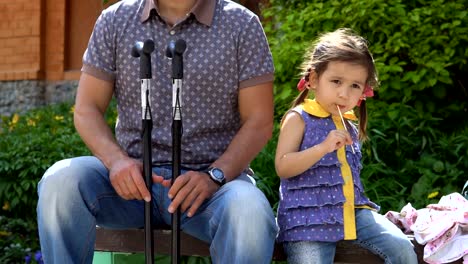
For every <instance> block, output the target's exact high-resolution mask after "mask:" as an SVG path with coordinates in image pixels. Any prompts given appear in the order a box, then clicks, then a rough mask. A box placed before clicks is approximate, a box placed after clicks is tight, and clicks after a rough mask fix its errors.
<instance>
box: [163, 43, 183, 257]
mask: <svg viewBox="0 0 468 264" xmlns="http://www.w3.org/2000/svg"><path fill="white" fill-rule="evenodd" d="M185 48H186V44H185V41H184V40H183V39H178V40H177V41H171V42H169V44H168V45H167V49H166V56H167V57H169V58H171V59H172V183H174V181H175V179H176V178H177V177H178V176H179V175H180V172H181V162H180V152H181V138H182V100H181V97H182V96H181V93H182V78H183V76H184V67H183V59H182V54H183V53H184V51H185ZM171 247H172V248H171V253H172V254H171V256H172V264H179V263H180V206H179V207H178V208H177V210H176V211H175V212H174V213H173V214H172V243H171Z"/></svg>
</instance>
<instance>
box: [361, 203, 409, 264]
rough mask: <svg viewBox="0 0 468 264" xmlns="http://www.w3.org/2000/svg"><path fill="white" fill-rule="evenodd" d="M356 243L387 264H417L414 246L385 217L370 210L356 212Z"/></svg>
mask: <svg viewBox="0 0 468 264" xmlns="http://www.w3.org/2000/svg"><path fill="white" fill-rule="evenodd" d="M356 227H357V240H356V241H355V243H357V244H359V245H360V246H362V247H364V248H367V249H369V250H370V251H372V252H373V253H375V254H377V255H379V256H380V257H381V258H382V259H383V260H384V261H385V263H387V264H417V263H418V260H417V256H416V253H415V252H414V248H413V244H412V243H411V241H409V239H408V238H407V237H406V235H405V234H404V233H403V232H402V231H401V230H400V229H399V228H398V227H397V226H395V225H394V224H393V223H392V222H390V221H389V220H388V219H387V218H385V217H384V216H383V215H381V214H378V213H376V212H374V211H372V210H368V209H357V210H356Z"/></svg>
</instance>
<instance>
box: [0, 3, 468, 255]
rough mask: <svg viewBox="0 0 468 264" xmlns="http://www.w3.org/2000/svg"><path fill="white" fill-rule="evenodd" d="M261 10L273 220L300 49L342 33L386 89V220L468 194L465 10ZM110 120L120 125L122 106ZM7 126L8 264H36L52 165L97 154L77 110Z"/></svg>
mask: <svg viewBox="0 0 468 264" xmlns="http://www.w3.org/2000/svg"><path fill="white" fill-rule="evenodd" d="M262 2H264V5H263V6H262V18H263V24H264V27H265V31H266V34H267V37H268V39H269V42H270V47H271V50H272V53H273V57H274V62H275V68H276V73H275V132H274V136H273V138H272V140H270V142H269V143H268V145H267V146H266V147H265V148H264V149H263V150H262V152H261V153H260V155H258V157H257V158H256V159H255V160H254V162H253V163H252V167H253V169H254V170H255V172H256V174H257V185H258V186H259V188H261V189H262V191H263V192H264V193H265V194H266V195H267V197H268V199H269V201H270V203H271V205H272V207H273V208H274V210H275V211H276V206H277V202H278V187H279V178H278V177H277V175H276V173H275V170H274V155H275V148H276V142H277V133H278V123H279V121H280V119H281V117H282V116H283V114H284V113H285V111H286V110H287V109H289V107H290V104H291V102H292V100H293V99H294V98H295V97H296V95H298V92H297V90H296V88H295V87H296V84H297V81H298V80H299V72H300V71H299V69H298V67H299V64H300V63H301V62H302V60H303V55H304V53H303V51H304V50H305V48H306V47H307V46H308V45H310V43H311V41H313V40H314V39H315V38H316V36H317V35H318V34H320V33H323V32H327V31H333V30H335V29H337V28H340V27H349V28H352V29H353V30H354V31H356V32H357V33H358V34H360V35H362V36H363V37H365V38H366V39H367V40H368V41H369V47H370V50H371V52H372V53H373V55H374V58H375V60H376V64H377V68H378V71H379V78H380V82H381V83H380V87H379V89H378V91H377V92H376V96H375V97H374V98H371V99H369V100H367V106H368V113H369V125H368V129H369V134H370V141H368V142H366V143H365V144H364V145H363V160H362V163H363V166H364V168H363V171H362V175H361V178H362V180H363V183H364V185H365V187H366V190H367V194H368V196H369V197H370V198H371V199H372V200H374V201H375V202H377V203H378V204H380V205H381V206H382V210H381V213H385V212H386V211H388V210H393V211H399V210H400V209H401V208H402V207H403V206H404V205H405V204H406V203H408V202H410V203H412V205H413V206H414V207H415V208H422V207H425V206H426V205H427V204H429V203H436V202H438V200H439V199H440V197H441V196H443V195H446V194H449V193H452V192H460V191H461V189H462V187H463V184H464V183H465V182H466V180H467V179H468V176H467V172H468V122H467V120H468V118H467V114H468V105H467V104H468V91H467V85H468V65H467V58H468V56H467V55H468V49H467V48H466V47H468V34H467V32H468V16H467V15H468V12H467V10H468V2H467V1H465V0H434V1H425V0H408V1H406V0H405V1H402V0H391V1H386V0H385V1H384V0H372V1H361V0H343V1H337V0H331V1H313V0H271V1H270V2H266V1H262ZM106 115H107V116H106V118H107V121H108V123H109V125H110V126H111V127H113V126H114V124H115V120H116V111H115V103H114V104H112V105H111V108H110V109H109V111H108V113H107V114H106ZM1 120H2V121H0V206H1V209H0V215H1V216H0V263H24V262H23V261H24V258H25V256H30V259H31V258H32V260H31V261H32V262H34V259H35V256H36V257H37V254H38V253H37V252H36V250H38V249H39V245H38V241H37V227H36V223H35V221H36V211H35V207H36V203H37V193H36V187H37V182H38V181H39V179H40V178H41V176H42V174H43V173H44V172H45V170H46V169H47V168H48V167H49V166H51V165H52V164H53V163H54V162H55V161H57V160H60V159H63V158H69V157H73V156H79V155H88V154H90V153H89V150H87V148H86V147H85V145H84V144H83V143H82V141H81V139H80V137H79V136H78V135H77V133H76V131H75V129H74V127H73V106H72V104H71V103H68V104H67V103H65V104H60V105H54V106H48V107H45V108H41V109H36V110H33V111H30V112H27V113H22V114H14V115H12V116H4V117H2V119H1ZM34 252H36V253H34ZM18 261H19V262H18ZM37 262H39V261H37Z"/></svg>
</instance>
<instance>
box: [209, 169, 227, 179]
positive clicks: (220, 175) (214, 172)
mask: <svg viewBox="0 0 468 264" xmlns="http://www.w3.org/2000/svg"><path fill="white" fill-rule="evenodd" d="M211 175H212V176H213V177H214V178H215V179H216V180H218V181H222V180H224V173H223V171H222V170H220V169H218V168H213V169H212V170H211Z"/></svg>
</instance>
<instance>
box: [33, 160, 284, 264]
mask: <svg viewBox="0 0 468 264" xmlns="http://www.w3.org/2000/svg"><path fill="white" fill-rule="evenodd" d="M153 170H154V171H155V173H156V174H158V175H161V176H163V177H164V178H166V179H169V178H171V177H172V171H171V170H170V169H169V168H161V167H155V168H153ZM38 193H39V201H38V205H37V216H38V226H39V237H40V242H41V249H42V254H43V258H44V261H45V263H48V264H51V263H60V264H68V263H92V259H93V253H94V242H95V237H96V225H99V226H103V227H107V228H116V229H119V228H120V229H123V228H142V227H143V226H144V209H143V208H144V203H143V202H142V201H137V200H130V201H128V200H124V199H122V198H121V197H120V196H119V195H118V194H117V193H116V192H115V191H114V188H113V187H112V186H111V184H110V180H109V174H108V170H107V169H106V168H105V167H104V165H103V164H102V163H101V162H100V161H99V160H98V159H97V158H95V157H78V158H73V159H67V160H62V161H59V162H57V163H55V164H54V165H53V166H52V167H51V168H49V169H48V170H47V171H46V173H45V174H44V176H43V178H42V180H41V181H40V182H39V186H38ZM167 193H168V188H165V187H163V186H162V185H158V184H153V188H152V203H153V215H154V225H155V226H168V225H170V223H171V214H170V213H169V212H168V211H167V208H168V206H169V204H170V202H171V200H170V199H169V198H168V197H167ZM180 223H181V229H182V230H183V231H184V232H186V233H188V234H190V235H193V236H195V237H197V238H199V239H201V240H203V241H206V242H208V243H210V244H211V246H210V254H211V258H212V261H213V263H242V264H243V263H270V262H271V257H272V254H273V247H274V241H275V237H276V234H277V227H276V223H275V218H274V215H273V211H272V209H271V207H270V204H269V203H268V201H267V199H266V198H265V196H264V195H263V193H262V192H261V191H260V190H259V189H258V188H257V187H255V185H254V184H253V183H252V181H250V178H249V176H247V175H245V174H242V175H240V176H239V177H238V178H237V179H236V180H234V181H231V182H229V183H227V184H225V185H223V186H222V187H221V188H220V189H219V190H218V192H216V193H215V194H214V195H213V197H211V198H210V199H209V200H207V201H205V203H204V204H203V205H202V206H201V207H200V208H199V209H198V211H197V213H196V214H195V215H194V216H193V217H187V215H186V214H182V216H181V221H180ZM142 239H143V238H142ZM155 244H156V245H157V243H155Z"/></svg>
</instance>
